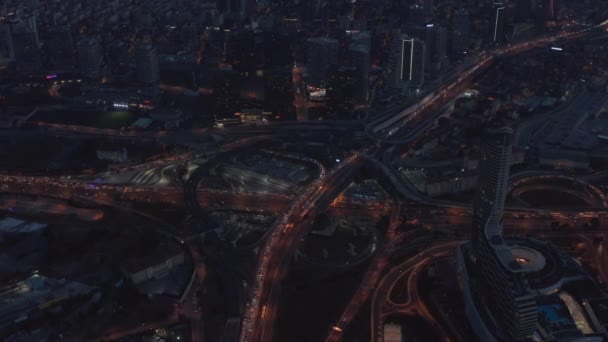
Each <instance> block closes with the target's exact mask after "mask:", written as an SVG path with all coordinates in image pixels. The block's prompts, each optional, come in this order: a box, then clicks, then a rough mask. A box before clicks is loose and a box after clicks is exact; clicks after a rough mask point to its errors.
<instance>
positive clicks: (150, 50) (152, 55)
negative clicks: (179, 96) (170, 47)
mask: <svg viewBox="0 0 608 342" xmlns="http://www.w3.org/2000/svg"><path fill="white" fill-rule="evenodd" d="M135 59H136V62H137V80H138V81H139V82H141V83H144V84H155V83H158V82H159V81H160V72H159V69H158V55H157V54H156V49H155V48H154V47H153V46H152V45H150V44H148V43H144V44H141V45H140V46H139V47H138V48H137V51H136V53H135Z"/></svg>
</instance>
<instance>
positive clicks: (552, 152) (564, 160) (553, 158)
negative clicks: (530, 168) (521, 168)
mask: <svg viewBox="0 0 608 342" xmlns="http://www.w3.org/2000/svg"><path fill="white" fill-rule="evenodd" d="M539 161H540V164H541V165H543V166H550V167H553V168H554V169H588V168H589V155H588V154H587V153H586V152H579V151H570V150H556V149H542V150H540V153H539Z"/></svg>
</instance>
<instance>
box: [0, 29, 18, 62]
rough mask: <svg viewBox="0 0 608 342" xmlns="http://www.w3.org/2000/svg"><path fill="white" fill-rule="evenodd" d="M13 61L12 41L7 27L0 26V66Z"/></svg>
mask: <svg viewBox="0 0 608 342" xmlns="http://www.w3.org/2000/svg"><path fill="white" fill-rule="evenodd" d="M14 60H15V52H14V50H13V40H12V37H11V29H10V26H9V25H0V64H7V63H9V62H12V61H14Z"/></svg>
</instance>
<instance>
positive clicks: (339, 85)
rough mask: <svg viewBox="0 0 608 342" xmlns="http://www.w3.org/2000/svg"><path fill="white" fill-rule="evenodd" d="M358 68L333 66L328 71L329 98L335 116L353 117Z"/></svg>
mask: <svg viewBox="0 0 608 342" xmlns="http://www.w3.org/2000/svg"><path fill="white" fill-rule="evenodd" d="M355 72H356V68H355V67H352V66H344V65H335V64H334V65H332V66H331V67H330V68H329V71H328V82H327V98H328V101H327V102H328V105H329V108H331V110H332V114H334V115H351V114H352V112H353V105H354V101H353V100H354V99H353V94H354V90H355V80H354V76H355Z"/></svg>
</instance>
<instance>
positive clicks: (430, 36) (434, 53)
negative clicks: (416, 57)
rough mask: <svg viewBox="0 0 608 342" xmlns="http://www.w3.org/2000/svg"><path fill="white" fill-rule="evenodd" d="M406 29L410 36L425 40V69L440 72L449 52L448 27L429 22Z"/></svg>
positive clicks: (429, 71)
mask: <svg viewBox="0 0 608 342" xmlns="http://www.w3.org/2000/svg"><path fill="white" fill-rule="evenodd" d="M404 31H405V33H407V34H408V36H410V37H414V38H418V39H420V40H422V41H424V46H425V47H426V53H425V60H424V64H425V71H426V72H427V73H431V74H433V73H436V72H438V71H439V70H440V68H441V64H442V62H443V61H444V60H445V58H446V54H447V29H446V28H445V27H442V26H439V25H434V24H427V25H424V26H407V27H406V28H405V29H404Z"/></svg>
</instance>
